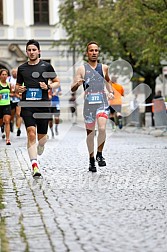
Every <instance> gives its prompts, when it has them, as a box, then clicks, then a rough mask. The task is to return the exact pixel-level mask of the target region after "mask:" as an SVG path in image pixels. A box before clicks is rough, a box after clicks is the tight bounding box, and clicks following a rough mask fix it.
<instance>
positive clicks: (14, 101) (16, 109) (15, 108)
mask: <svg viewBox="0 0 167 252" xmlns="http://www.w3.org/2000/svg"><path fill="white" fill-rule="evenodd" d="M16 80H17V68H13V69H12V71H11V76H9V77H8V78H7V81H8V82H9V83H10V85H11V94H10V105H11V121H10V131H11V132H13V130H14V119H15V116H16V127H17V136H20V134H21V129H20V128H21V122H22V118H21V116H20V112H21V107H20V106H19V105H18V104H19V101H20V96H19V94H18V93H16V92H15V86H16Z"/></svg>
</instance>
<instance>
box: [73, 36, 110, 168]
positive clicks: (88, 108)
mask: <svg viewBox="0 0 167 252" xmlns="http://www.w3.org/2000/svg"><path fill="white" fill-rule="evenodd" d="M86 54H87V57H88V63H85V64H84V65H83V66H80V67H79V68H78V70H77V73H76V76H75V79H74V83H73V84H72V86H71V91H72V92H75V91H76V90H77V89H78V87H79V86H81V85H83V88H84V91H85V100H84V111H83V114H84V120H85V126H86V131H87V147H88V151H89V158H90V159H89V171H91V172H96V171H97V170H96V165H95V158H94V135H95V134H94V133H95V123H96V120H97V125H98V138H97V145H98V148H97V154H96V161H97V162H98V165H99V166H106V162H105V159H104V157H103V155H102V151H103V147H104V143H105V139H106V122H107V118H108V112H109V111H108V99H113V98H114V92H113V89H112V82H111V80H110V78H109V74H108V66H107V65H104V64H100V63H98V56H99V46H98V44H97V43H96V42H95V41H91V42H89V43H88V44H87V51H86ZM105 86H106V88H107V91H108V94H106V93H105V90H104V88H105Z"/></svg>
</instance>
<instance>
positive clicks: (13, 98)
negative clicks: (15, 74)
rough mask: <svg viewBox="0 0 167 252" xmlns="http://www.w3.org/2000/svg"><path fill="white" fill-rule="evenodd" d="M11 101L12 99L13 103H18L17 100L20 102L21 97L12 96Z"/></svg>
mask: <svg viewBox="0 0 167 252" xmlns="http://www.w3.org/2000/svg"><path fill="white" fill-rule="evenodd" d="M11 101H12V102H13V103H16V102H19V101H20V99H19V98H18V97H16V96H14V97H12V99H11Z"/></svg>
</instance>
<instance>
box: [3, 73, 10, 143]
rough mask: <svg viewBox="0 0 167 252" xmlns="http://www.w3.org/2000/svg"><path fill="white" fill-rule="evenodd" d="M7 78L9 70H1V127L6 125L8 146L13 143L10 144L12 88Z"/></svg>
mask: <svg viewBox="0 0 167 252" xmlns="http://www.w3.org/2000/svg"><path fill="white" fill-rule="evenodd" d="M7 77H8V70H7V69H1V70H0V126H2V125H3V124H4V131H5V134H6V145H11V142H10V119H11V107H10V92H11V87H10V83H8V82H7ZM1 129H2V128H1ZM3 138H5V137H3Z"/></svg>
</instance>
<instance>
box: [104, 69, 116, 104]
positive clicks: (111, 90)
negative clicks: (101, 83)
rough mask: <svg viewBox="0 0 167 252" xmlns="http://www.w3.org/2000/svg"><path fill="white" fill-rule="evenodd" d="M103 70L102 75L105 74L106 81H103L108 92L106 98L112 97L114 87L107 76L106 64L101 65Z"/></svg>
mask: <svg viewBox="0 0 167 252" xmlns="http://www.w3.org/2000/svg"><path fill="white" fill-rule="evenodd" d="M103 72H104V76H105V80H106V82H105V83H106V88H107V91H108V92H109V94H108V98H109V99H113V98H114V89H113V87H112V81H111V80H110V77H109V73H108V66H107V65H103Z"/></svg>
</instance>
